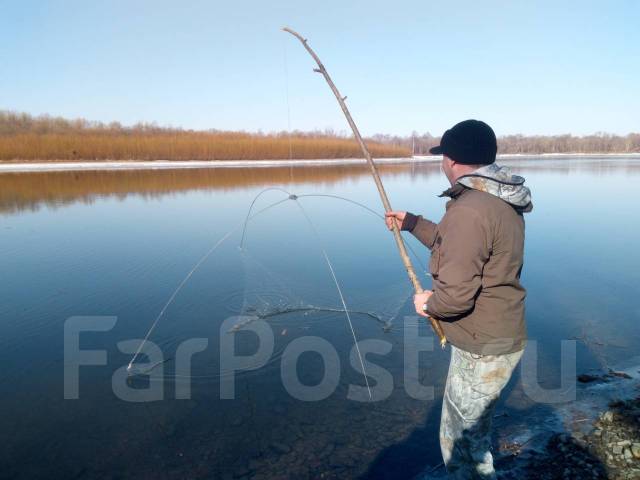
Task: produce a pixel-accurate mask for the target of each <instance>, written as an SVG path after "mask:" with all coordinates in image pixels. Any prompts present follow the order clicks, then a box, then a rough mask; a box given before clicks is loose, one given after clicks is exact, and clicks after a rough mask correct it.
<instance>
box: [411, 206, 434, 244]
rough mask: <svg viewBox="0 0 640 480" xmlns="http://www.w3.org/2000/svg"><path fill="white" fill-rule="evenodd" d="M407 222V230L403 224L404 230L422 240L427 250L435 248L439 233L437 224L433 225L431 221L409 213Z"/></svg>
mask: <svg viewBox="0 0 640 480" xmlns="http://www.w3.org/2000/svg"><path fill="white" fill-rule="evenodd" d="M405 221H406V222H407V223H408V225H407V228H405V225H404V222H403V230H409V231H410V232H411V234H412V235H413V236H414V237H416V238H417V239H418V240H420V241H421V242H422V243H423V244H424V245H425V246H426V247H427V248H429V249H431V248H433V244H434V243H435V241H436V236H437V231H438V224H437V223H433V222H432V221H430V220H426V219H424V218H422V216H420V215H418V216H416V215H413V214H412V213H409V212H407V217H405Z"/></svg>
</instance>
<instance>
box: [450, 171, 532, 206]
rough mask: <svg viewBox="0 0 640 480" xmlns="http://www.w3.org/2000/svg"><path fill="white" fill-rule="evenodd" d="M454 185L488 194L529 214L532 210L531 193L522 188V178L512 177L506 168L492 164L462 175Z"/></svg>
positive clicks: (526, 188)
mask: <svg viewBox="0 0 640 480" xmlns="http://www.w3.org/2000/svg"><path fill="white" fill-rule="evenodd" d="M456 183H459V184H460V185H464V186H465V187H467V188H472V189H474V190H479V191H481V192H487V193H490V194H491V195H494V196H496V197H498V198H500V199H502V200H504V201H505V202H507V203H508V204H510V205H513V206H514V207H516V208H517V209H519V210H522V211H525V212H529V211H531V209H532V205H531V191H530V190H529V188H528V187H525V186H524V178H523V177H521V176H519V175H513V174H512V173H511V171H510V170H509V168H507V167H501V166H499V165H497V164H495V163H492V164H491V165H486V166H484V167H481V168H479V169H477V170H475V171H474V172H472V173H470V174H468V175H463V176H462V177H460V178H458V181H457V182H456Z"/></svg>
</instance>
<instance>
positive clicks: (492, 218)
mask: <svg viewBox="0 0 640 480" xmlns="http://www.w3.org/2000/svg"><path fill="white" fill-rule="evenodd" d="M450 191H451V195H452V199H451V200H450V201H449V202H448V204H447V212H446V214H445V215H444V217H443V218H442V220H441V222H440V223H439V224H438V226H437V235H436V241H435V244H434V248H433V250H432V253H431V258H432V259H431V262H430V270H431V274H432V275H433V283H434V290H435V291H438V290H439V289H440V290H444V291H445V292H446V296H447V297H449V298H450V300H448V301H450V302H453V303H460V304H463V305H462V308H465V307H470V309H469V310H468V311H467V312H466V313H463V314H461V315H456V312H454V313H453V315H451V317H449V318H442V317H441V318H442V319H443V320H445V321H443V322H442V327H443V329H444V331H445V334H446V335H447V338H448V339H449V340H450V341H451V343H453V344H454V345H456V346H458V347H460V348H463V349H464V350H466V351H469V352H472V353H479V354H480V353H482V354H490V355H496V354H504V353H511V352H514V351H517V350H521V349H522V348H523V347H524V343H525V340H526V330H525V324H524V298H525V290H524V288H523V287H522V285H521V284H520V272H521V271H522V265H523V250H524V218H523V216H522V212H520V211H518V210H517V209H516V208H514V207H513V206H512V205H510V204H508V203H507V202H505V201H504V200H502V199H500V198H498V197H497V196H495V195H492V194H491V193H487V192H484V191H479V190H474V189H470V188H466V187H463V186H461V185H460V186H456V187H454V188H452V189H451V190H450ZM461 249H466V251H467V252H470V253H471V254H473V255H476V256H477V257H476V259H475V260H473V259H471V261H467V259H465V258H460V254H459V253H460V251H461ZM465 280H466V281H465ZM467 302H470V303H467ZM434 308H436V309H437V303H436V306H435V307H434ZM443 310H444V309H443ZM450 310H455V309H450ZM447 320H448V321H447Z"/></svg>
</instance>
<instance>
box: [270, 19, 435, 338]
mask: <svg viewBox="0 0 640 480" xmlns="http://www.w3.org/2000/svg"><path fill="white" fill-rule="evenodd" d="M282 30H284V31H285V32H287V33H290V34H291V35H293V36H294V37H296V38H297V39H298V40H300V42H301V43H302V45H303V46H304V48H305V49H306V50H307V52H309V55H311V56H312V57H313V59H314V60H315V62H316V63H317V64H318V68H314V69H313V71H314V72H317V73H321V74H322V75H323V76H324V79H325V80H326V81H327V83H328V84H329V87H330V88H331V91H332V92H333V94H334V95H335V96H336V99H337V100H338V103H339V104H340V108H342V112H343V113H344V116H345V117H346V118H347V122H348V123H349V126H350V127H351V130H352V131H353V135H354V136H355V137H356V140H357V141H358V144H360V148H361V149H362V153H364V156H365V158H366V159H367V163H368V164H369V167H370V168H371V174H372V175H373V179H374V181H375V182H376V187H377V188H378V192H379V193H380V198H381V200H382V204H383V205H384V209H385V211H387V212H390V211H391V204H390V203H389V199H388V197H387V193H386V192H385V189H384V186H383V185H382V180H380V175H379V174H378V168H377V167H376V164H375V163H373V159H372V158H371V154H370V153H369V149H368V148H367V146H366V145H365V143H364V141H363V140H362V136H361V135H360V132H359V131H358V127H357V126H356V124H355V122H354V121H353V118H351V114H350V113H349V109H347V106H346V104H345V103H344V100H345V99H346V98H347V97H343V96H342V95H340V92H339V91H338V89H337V88H336V86H335V84H334V83H333V81H332V80H331V77H330V76H329V74H328V73H327V69H326V68H324V65H323V64H322V62H321V61H320V59H319V58H318V56H317V55H316V53H315V52H314V51H313V50H312V49H311V47H309V45H308V44H307V39H306V38H303V37H302V35H300V34H299V33H298V32H296V31H294V30H291V29H290V28H288V27H284V28H283V29H282ZM393 237H394V238H395V241H396V245H397V246H398V251H399V252H400V258H402V263H404V266H405V268H406V270H407V274H408V275H409V279H410V280H411V283H412V284H413V289H414V290H415V292H416V293H422V292H423V289H422V285H420V280H418V276H417V275H416V272H415V270H414V269H413V265H412V264H411V259H409V255H408V254H407V249H406V247H405V245H404V241H403V240H402V235H401V234H400V229H399V228H398V225H397V223H396V222H393ZM429 322H430V323H431V327H432V328H433V330H434V332H436V334H437V335H438V338H439V339H440V345H441V346H442V347H443V348H444V346H445V345H446V343H447V339H446V337H445V335H444V332H443V331H442V327H441V326H440V323H439V322H438V321H437V320H436V319H435V318H432V317H429Z"/></svg>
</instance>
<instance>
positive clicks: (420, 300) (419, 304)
mask: <svg viewBox="0 0 640 480" xmlns="http://www.w3.org/2000/svg"><path fill="white" fill-rule="evenodd" d="M431 295H433V291H432V290H425V291H424V292H422V293H416V294H415V295H414V296H413V305H414V306H415V308H416V313H417V314H418V315H420V316H422V317H427V318H428V317H429V316H428V315H427V314H426V313H425V311H424V305H425V304H426V303H427V300H429V297H430V296H431Z"/></svg>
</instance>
